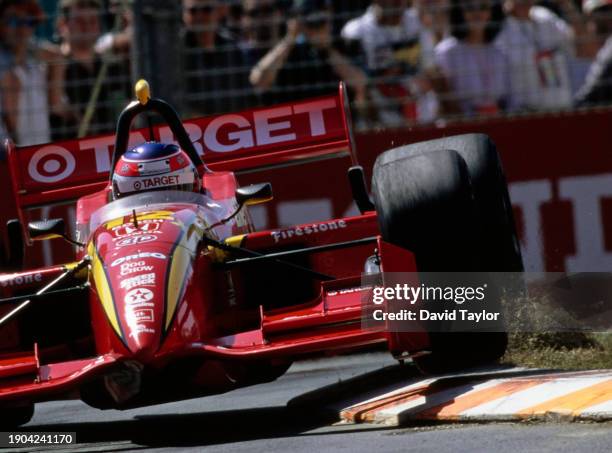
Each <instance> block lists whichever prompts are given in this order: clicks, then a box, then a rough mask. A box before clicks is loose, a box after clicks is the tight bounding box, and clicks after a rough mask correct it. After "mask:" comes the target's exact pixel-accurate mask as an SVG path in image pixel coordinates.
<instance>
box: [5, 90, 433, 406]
mask: <svg viewBox="0 0 612 453" xmlns="http://www.w3.org/2000/svg"><path fill="white" fill-rule="evenodd" d="M344 102H345V98H344V94H343V91H341V92H340V94H339V96H337V97H333V96H332V97H328V98H320V99H317V100H313V101H308V102H301V103H295V104H291V105H284V106H279V107H275V108H274V109H259V110H256V111H252V112H246V113H241V114H240V115H233V116H228V115H225V116H223V117H217V118H211V119H206V120H204V122H203V123H202V124H200V125H201V126H202V127H201V134H200V136H199V137H197V139H199V140H201V143H202V144H204V145H206V144H208V145H210V144H211V143H213V144H214V143H216V144H217V145H219V146H218V150H217V151H219V149H221V148H223V147H225V148H226V150H225V151H219V152H216V153H215V152H213V151H210V152H209V150H207V151H205V152H204V154H203V155H204V159H205V161H206V164H207V165H208V166H209V168H211V169H213V170H214V171H210V172H207V173H206V174H205V177H204V178H203V190H202V194H201V195H196V194H186V195H183V196H178V195H177V197H178V198H175V199H173V198H172V197H170V198H166V199H155V198H153V199H142V203H140V204H139V199H138V196H135V197H136V198H134V197H129V198H127V199H125V200H119V201H118V202H115V203H113V204H108V203H109V196H108V191H109V188H108V178H107V173H105V172H103V171H102V172H100V168H101V167H100V165H101V162H102V161H104V159H108V157H109V155H108V152H109V149H108V147H107V148H106V149H105V151H106V157H105V155H104V153H103V152H101V151H100V150H101V149H102V148H100V147H99V146H101V145H100V143H104V142H108V138H106V137H101V138H100V137H98V138H94V139H84V140H79V141H74V142H64V143H60V144H54V145H46V146H45V147H43V146H39V147H30V148H24V149H17V148H15V147H13V146H9V148H10V149H9V164H10V167H11V175H12V179H13V180H12V183H13V188H14V196H15V203H16V205H17V206H18V211H19V215H20V218H21V221H22V223H23V224H26V222H27V221H28V220H30V219H29V217H28V216H29V214H28V213H29V212H30V211H29V210H30V209H31V208H33V207H36V206H40V205H46V204H52V203H65V202H69V201H70V200H74V199H77V198H78V201H77V206H76V207H77V209H76V231H77V232H78V238H77V239H78V240H79V241H82V242H84V243H86V244H87V245H86V247H82V248H79V249H77V251H76V256H75V257H74V261H75V262H76V261H78V260H79V259H81V258H83V257H84V256H86V255H88V256H89V258H90V259H91V262H90V264H89V266H88V268H87V269H85V270H84V271H82V272H80V273H79V274H77V283H80V284H85V286H86V287H84V288H83V289H81V290H80V291H79V292H78V293H77V294H76V295H74V294H73V295H70V296H66V297H65V298H64V297H63V296H61V295H59V294H58V295H57V296H49V297H48V298H46V299H40V300H37V301H35V302H34V303H32V306H31V307H29V308H28V309H27V313H25V314H24V315H23V316H21V317H17V318H16V319H14V320H12V321H10V323H8V324H5V325H3V326H1V327H0V329H2V330H1V331H2V334H1V335H0V409H1V408H2V407H10V406H19V405H22V404H25V403H31V402H38V401H45V400H51V399H62V398H82V399H83V400H85V401H86V402H87V403H88V404H91V405H92V406H95V407H100V408H129V407H137V406H143V405H150V404H157V403H161V402H166V401H172V400H178V399H184V398H191V397H196V396H200V395H206V394H212V393H219V392H225V391H228V390H231V389H234V388H238V387H241V386H245V385H251V384H255V383H258V382H264V381H267V380H271V379H274V378H276V377H277V376H279V375H280V374H282V372H284V370H285V369H286V368H287V366H288V365H289V364H290V363H291V361H293V360H294V359H296V358H299V357H300V356H303V355H304V354H310V353H320V352H329V351H341V350H348V349H352V348H357V347H362V346H366V345H371V344H375V343H387V344H388V347H389V349H390V351H391V352H392V353H394V354H396V355H400V354H402V355H413V354H418V353H421V352H423V351H426V350H427V348H428V346H429V345H428V341H429V340H428V336H427V334H426V333H424V332H423V333H410V334H399V333H391V332H389V331H388V329H386V328H385V326H384V325H382V326H381V327H380V328H377V329H363V328H362V323H361V316H362V298H363V296H364V291H367V290H366V289H364V288H362V283H361V275H362V273H363V271H364V265H365V262H366V260H367V259H368V257H370V256H372V255H378V257H379V259H380V268H381V270H383V271H404V272H410V271H415V270H416V265H415V263H414V258H413V256H412V254H411V253H410V252H409V251H406V250H404V249H401V248H398V247H395V246H393V245H391V244H387V243H385V242H383V241H382V240H381V239H380V236H379V233H378V225H377V219H376V214H375V212H365V213H363V214H362V215H360V216H355V217H350V218H344V219H334V220H328V221H321V222H317V223H312V224H307V225H298V226H295V227H291V228H286V229H276V230H269V231H255V228H254V227H253V223H252V221H251V218H250V217H249V214H248V212H247V210H246V208H244V210H243V211H242V212H241V213H240V214H239V215H238V216H236V217H235V218H233V219H232V220H231V221H230V222H227V223H225V224H219V221H220V220H222V219H223V218H225V217H227V216H228V215H230V214H231V213H232V211H233V210H234V209H235V208H236V206H237V202H236V198H235V190H236V188H237V182H236V178H235V176H234V173H233V172H232V171H233V170H244V169H247V168H248V169H257V168H263V167H265V168H270V167H273V166H279V165H292V164H298V163H300V162H303V161H305V160H312V159H315V158H316V159H318V158H321V159H325V158H329V157H330V156H335V155H339V154H342V155H346V154H350V155H352V150H351V138H350V125H349V121H350V119H349V118H347V115H346V113H345V112H346V109H345V107H344ZM313 106H314V107H313ZM258 112H259V113H258ZM262 112H267V113H262ZM271 112H272V113H271ZM219 118H221V119H219ZM211 124H212V126H211ZM227 127H230V130H229V131H228V130H226V129H227ZM211 128H212V129H211ZM224 128H226V129H224ZM187 130H188V131H190V130H191V131H193V130H194V129H193V127H191V129H190V126H189V125H188V124H187ZM211 130H214V132H215V133H216V134H219V133H221V132H220V131H224V130H225V132H224V133H225V142H224V143H221V141H222V140H221V139H219V136H218V135H217V136H216V137H213V138H210V137H209V138H208V139H207V138H206V134H208V133H209V132H210V131H211ZM202 131H203V132H202ZM142 133H143V132H142V131H136V132H134V134H135V135H134V137H135V138H134V140H136V141H138V140H139V139H140V138H141V137H142V135H139V134H142ZM157 133H160V134H161V135H162V136H163V134H164V132H163V131H162V132H160V131H159V130H157ZM166 134H167V132H166ZM283 135H285V136H287V135H291V137H290V138H291V140H289V141H288V142H287V143H289V144H288V145H287V144H286V143H285V144H284V143H283V139H282V137H283ZM96 140H97V141H96ZM194 141H195V140H194ZM92 142H95V143H97V144H94V145H92ZM241 142H242V144H243V145H244V146H243V147H242V148H240V147H237V146H236V144H237V143H241ZM247 145H251V146H247ZM91 146H94V148H95V147H97V148H95V150H94V151H95V152H94V153H90V155H89V156H85V154H84V153H82V152H81V154H79V151H78V150H83V149H87V148H88V147H91ZM230 148H232V151H231V152H230V151H227V149H230ZM234 148H235V149H234ZM58 152H59V155H63V156H68V158H67V160H66V166H65V168H64V169H63V170H62V169H59V170H57V169H55V170H57V171H59V172H60V176H61V171H66V170H71V171H70V172H66V173H67V174H69V177H66V178H65V179H61V178H60V179H57V178H56V177H54V176H47V177H44V176H43V177H41V175H43V173H44V171H48V170H54V169H53V168H52V166H45V161H44V159H45V156H47V155H52V154H53V153H56V154H57V153H58ZM33 156H34V158H33ZM88 158H89V159H92V158H94V159H96V160H97V162H96V165H98V166H97V167H96V166H94V165H93V163H92V161H90V163H89V164H87V163H84V162H86V159H88ZM33 160H34V163H33ZM353 161H354V159H353ZM32 165H34V167H32ZM37 165H38V166H39V167H40V168H38V167H36V166H37ZM107 166H108V165H107ZM56 173H57V172H56ZM32 175H35V176H36V175H37V176H38V180H35V179H34V178H32ZM338 177H344V175H338ZM315 183H318V182H317V181H316V175H313V184H315ZM276 190H277V191H282V190H283V189H282V187H276ZM158 193H160V194H161V193H166V192H158ZM168 193H170V192H168ZM162 198H163V197H162ZM130 199H131V200H132V201H131V202H129V203H127V202H126V201H128V200H130ZM134 200H136V201H134ZM118 203H123V204H118ZM215 225H216V226H215ZM205 237H212V238H214V239H215V240H218V241H221V242H224V243H227V244H231V245H233V246H240V247H243V248H246V249H249V250H252V251H256V252H261V253H271V252H280V251H287V250H294V249H306V248H310V247H317V246H323V245H329V244H337V243H346V242H350V241H355V240H360V239H364V238H370V237H371V238H373V239H372V241H370V242H361V243H358V244H356V245H354V246H346V247H342V248H340V249H323V250H322V251H316V252H313V253H305V254H303V255H300V256H299V264H300V265H303V266H305V267H308V268H311V269H313V270H315V271H317V272H319V273H324V274H328V275H332V276H333V277H334V279H333V280H329V281H318V280H316V279H313V278H312V277H311V276H310V275H302V274H300V273H299V272H295V271H292V270H290V269H289V270H288V269H285V268H284V267H283V266H280V265H278V264H275V263H274V262H270V261H261V262H258V263H254V264H251V265H245V266H240V265H235V266H231V267H229V266H224V263H225V262H227V261H228V260H229V259H230V258H232V256H231V254H230V253H227V252H224V251H222V250H219V249H216V248H214V247H211V246H210V245H209V244H208V243H207V242H206V241H203V238H205ZM233 258H236V257H233ZM71 266H73V264H69V265H65V266H52V267H44V268H39V269H31V270H28V271H25V272H17V273H11V274H4V275H1V276H0V282H1V283H2V284H1V285H0V298H10V297H15V296H19V295H20V294H24V293H25V294H27V293H31V292H32V291H35V290H37V289H39V288H41V287H42V286H44V285H45V284H46V283H48V282H50V281H52V280H53V279H54V278H56V277H57V276H59V275H61V274H62V273H63V272H65V270H66V269H69V268H70V267H71ZM8 308H10V307H7V306H5V305H0V310H3V311H0V315H2V313H3V312H6V311H7V310H8ZM32 326H34V328H33V327H32Z"/></svg>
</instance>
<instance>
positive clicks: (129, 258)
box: [111, 252, 167, 267]
mask: <svg viewBox="0 0 612 453" xmlns="http://www.w3.org/2000/svg"><path fill="white" fill-rule="evenodd" d="M142 258H155V259H158V260H165V259H166V258H167V257H166V255H164V254H163V253H157V252H140V253H137V254H134V255H128V256H122V257H120V258H117V259H116V260H115V261H113V262H112V263H111V267H116V266H119V265H120V264H123V263H125V262H127V261H133V260H138V259H142Z"/></svg>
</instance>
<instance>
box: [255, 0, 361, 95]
mask: <svg viewBox="0 0 612 453" xmlns="http://www.w3.org/2000/svg"><path fill="white" fill-rule="evenodd" d="M293 12H294V18H292V19H290V20H289V21H288V23H287V34H286V35H285V37H284V38H283V39H282V40H281V41H280V42H279V43H278V44H277V45H276V46H275V47H274V48H273V49H271V50H270V51H269V52H268V53H267V54H266V55H265V56H264V57H263V58H262V59H261V60H260V61H259V62H258V63H257V64H256V65H255V67H254V68H253V69H252V71H251V74H250V81H251V83H252V84H253V86H254V87H256V88H257V89H258V90H259V91H260V92H262V93H264V100H265V101H266V102H269V103H272V102H288V101H293V100H297V99H303V98H309V97H314V96H319V95H324V94H329V93H330V92H331V93H333V92H335V90H337V88H338V83H339V81H340V80H344V81H345V82H346V84H347V85H348V87H349V89H352V91H353V92H354V95H355V101H356V102H358V103H363V102H364V101H365V97H366V85H367V78H366V75H365V74H364V73H363V71H361V69H359V68H358V67H356V66H355V65H354V64H353V63H352V62H351V61H350V60H349V59H348V58H346V57H345V56H344V55H342V54H341V52H340V51H339V50H338V49H337V48H336V46H335V45H334V42H333V38H332V22H331V18H332V16H331V9H330V6H329V2H327V1H326V0H296V1H295V2H294V4H293Z"/></svg>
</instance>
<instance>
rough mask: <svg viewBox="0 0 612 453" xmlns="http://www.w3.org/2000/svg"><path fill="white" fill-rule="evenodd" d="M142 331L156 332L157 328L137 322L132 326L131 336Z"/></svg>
mask: <svg viewBox="0 0 612 453" xmlns="http://www.w3.org/2000/svg"><path fill="white" fill-rule="evenodd" d="M141 333H155V329H151V328H149V327H147V326H145V325H144V324H137V325H135V326H134V327H132V331H131V332H130V337H132V338H133V337H135V336H136V335H138V334H141Z"/></svg>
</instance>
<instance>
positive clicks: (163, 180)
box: [132, 175, 180, 190]
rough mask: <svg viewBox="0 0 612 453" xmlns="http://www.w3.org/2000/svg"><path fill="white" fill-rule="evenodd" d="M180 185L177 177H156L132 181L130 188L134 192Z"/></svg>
mask: <svg viewBox="0 0 612 453" xmlns="http://www.w3.org/2000/svg"><path fill="white" fill-rule="evenodd" d="M179 183H180V177H179V175H171V176H156V177H154V178H144V179H140V180H138V181H134V183H133V185H132V187H133V189H134V190H142V189H145V190H146V189H154V188H157V187H166V186H176V185H178V184H179Z"/></svg>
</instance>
